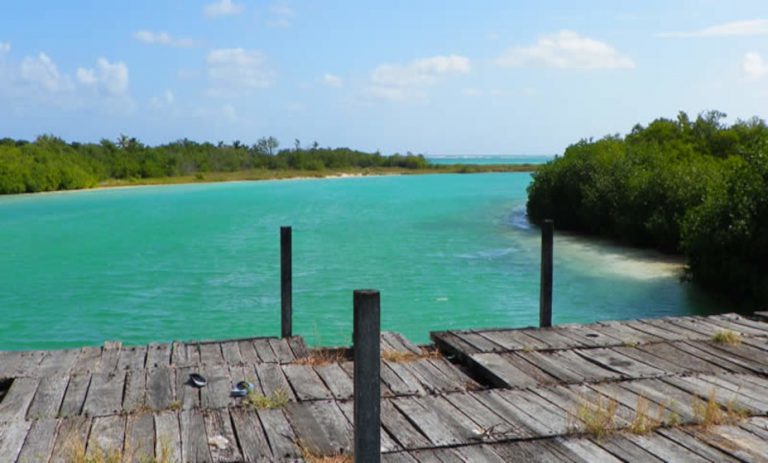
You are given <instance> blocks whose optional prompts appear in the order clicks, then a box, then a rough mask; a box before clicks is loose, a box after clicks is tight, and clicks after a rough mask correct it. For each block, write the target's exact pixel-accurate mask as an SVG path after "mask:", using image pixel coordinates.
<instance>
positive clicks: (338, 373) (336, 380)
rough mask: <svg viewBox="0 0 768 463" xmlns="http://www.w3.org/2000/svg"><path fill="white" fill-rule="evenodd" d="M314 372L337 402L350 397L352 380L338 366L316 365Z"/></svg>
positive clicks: (331, 364) (334, 364)
mask: <svg viewBox="0 0 768 463" xmlns="http://www.w3.org/2000/svg"><path fill="white" fill-rule="evenodd" d="M382 370H383V368H382ZM315 372H316V373H317V374H318V376H320V378H321V379H322V380H323V382H324V383H325V385H326V387H328V389H329V390H330V391H331V394H333V397H334V398H336V399H338V400H346V399H349V398H350V397H352V392H353V384H352V378H350V377H349V375H347V373H346V372H345V371H344V370H343V369H342V368H341V367H340V366H339V364H337V363H329V364H327V365H318V366H316V367H315ZM382 376H383V375H382Z"/></svg>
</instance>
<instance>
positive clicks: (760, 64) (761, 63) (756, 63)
mask: <svg viewBox="0 0 768 463" xmlns="http://www.w3.org/2000/svg"><path fill="white" fill-rule="evenodd" d="M741 69H742V70H743V71H744V75H745V76H746V77H747V78H749V79H759V78H761V77H764V76H768V62H766V61H765V60H764V59H763V57H762V56H760V55H759V54H758V53H755V52H749V53H747V54H746V55H744V61H742V63H741Z"/></svg>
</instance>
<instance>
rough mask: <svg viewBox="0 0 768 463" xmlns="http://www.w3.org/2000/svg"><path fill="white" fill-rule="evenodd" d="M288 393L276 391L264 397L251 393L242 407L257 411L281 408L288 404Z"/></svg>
mask: <svg viewBox="0 0 768 463" xmlns="http://www.w3.org/2000/svg"><path fill="white" fill-rule="evenodd" d="M288 401H289V397H288V393H287V392H285V391H284V390H282V389H278V390H276V391H275V392H274V393H273V394H272V395H270V396H265V395H263V394H260V393H258V392H255V391H251V392H249V393H248V395H247V396H246V398H245V400H243V405H245V406H247V407H251V408H255V409H257V410H264V409H274V408H283V407H285V405H286V404H287V403H288Z"/></svg>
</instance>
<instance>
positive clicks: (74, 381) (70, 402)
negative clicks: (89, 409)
mask: <svg viewBox="0 0 768 463" xmlns="http://www.w3.org/2000/svg"><path fill="white" fill-rule="evenodd" d="M90 384H91V375H90V374H89V373H84V374H78V375H75V374H73V375H70V376H69V383H68V384H67V391H66V392H65V393H64V399H63V400H62V401H61V408H60V409H59V415H61V416H72V415H79V414H80V412H81V411H82V410H83V403H84V402H85V396H86V394H87V393H88V386H90Z"/></svg>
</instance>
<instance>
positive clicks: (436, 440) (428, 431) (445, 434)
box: [388, 397, 472, 446]
mask: <svg viewBox="0 0 768 463" xmlns="http://www.w3.org/2000/svg"><path fill="white" fill-rule="evenodd" d="M391 400H392V404H393V405H395V407H397V408H398V409H399V410H400V411H401V413H403V414H404V415H405V416H407V417H408V420H409V421H411V422H412V423H414V424H415V425H416V426H418V429H419V431H420V432H421V433H422V434H424V435H425V436H427V437H428V438H429V440H430V441H431V442H432V444H434V445H437V446H447V445H458V444H462V443H466V442H467V441H468V437H469V435H471V433H472V431H471V430H464V429H461V428H460V427H458V426H457V425H456V423H455V422H451V421H448V422H446V421H444V420H443V417H442V416H441V415H438V414H437V413H436V411H435V410H433V409H430V408H427V407H426V406H425V405H423V404H422V403H421V402H420V401H419V400H418V399H416V398H415V397H398V398H395V399H391ZM388 429H389V428H388Z"/></svg>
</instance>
